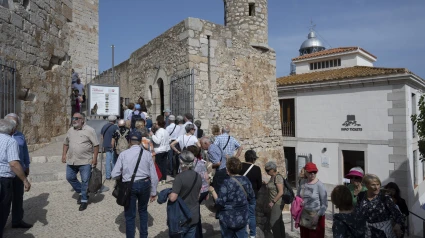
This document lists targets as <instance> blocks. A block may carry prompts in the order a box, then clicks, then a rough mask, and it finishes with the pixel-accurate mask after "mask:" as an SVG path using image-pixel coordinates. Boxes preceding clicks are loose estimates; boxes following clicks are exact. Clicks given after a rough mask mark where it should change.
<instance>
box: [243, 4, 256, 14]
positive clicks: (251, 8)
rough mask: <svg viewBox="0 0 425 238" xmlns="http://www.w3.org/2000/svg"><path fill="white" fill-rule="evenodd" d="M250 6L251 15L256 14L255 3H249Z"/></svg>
mask: <svg viewBox="0 0 425 238" xmlns="http://www.w3.org/2000/svg"><path fill="white" fill-rule="evenodd" d="M245 6H246V5H245ZM248 6H249V15H250V16H255V3H249V5H248Z"/></svg>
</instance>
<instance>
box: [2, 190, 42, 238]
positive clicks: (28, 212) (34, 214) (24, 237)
mask: <svg viewBox="0 0 425 238" xmlns="http://www.w3.org/2000/svg"><path fill="white" fill-rule="evenodd" d="M48 198H49V194H48V193H42V194H40V195H38V196H37V197H32V198H28V199H26V200H24V205H23V206H24V219H23V220H24V221H25V222H27V223H29V224H35V223H36V222H37V221H39V222H40V223H42V224H43V226H45V225H47V224H49V222H48V221H47V209H44V207H46V206H47V205H48V204H49V202H48V201H47V199H48ZM34 204H36V206H34ZM11 215H12V214H10V215H9V220H10V218H11ZM28 231H31V228H29V229H23V228H19V229H13V228H11V227H9V226H8V227H7V228H6V230H5V232H4V237H5V238H7V237H10V238H18V237H19V238H33V237H35V236H34V235H33V234H31V233H27V232H28Z"/></svg>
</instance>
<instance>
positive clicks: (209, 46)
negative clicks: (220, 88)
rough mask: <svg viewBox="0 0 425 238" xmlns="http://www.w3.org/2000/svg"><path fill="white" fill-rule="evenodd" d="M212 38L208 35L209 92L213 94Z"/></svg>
mask: <svg viewBox="0 0 425 238" xmlns="http://www.w3.org/2000/svg"><path fill="white" fill-rule="evenodd" d="M210 37H211V36H208V35H207V40H208V90H209V93H211V40H210Z"/></svg>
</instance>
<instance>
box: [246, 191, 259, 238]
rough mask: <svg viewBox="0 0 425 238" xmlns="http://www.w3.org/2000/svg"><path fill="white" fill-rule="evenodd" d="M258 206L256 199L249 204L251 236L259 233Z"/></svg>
mask: <svg viewBox="0 0 425 238" xmlns="http://www.w3.org/2000/svg"><path fill="white" fill-rule="evenodd" d="M256 206H257V201H256V200H255V199H254V204H252V205H248V213H249V220H248V226H249V236H255V235H256V233H257V222H256V219H255V207H256Z"/></svg>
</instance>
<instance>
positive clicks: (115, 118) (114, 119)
mask: <svg viewBox="0 0 425 238" xmlns="http://www.w3.org/2000/svg"><path fill="white" fill-rule="evenodd" d="M116 120H117V117H116V116H114V115H111V116H109V117H108V121H116Z"/></svg>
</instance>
